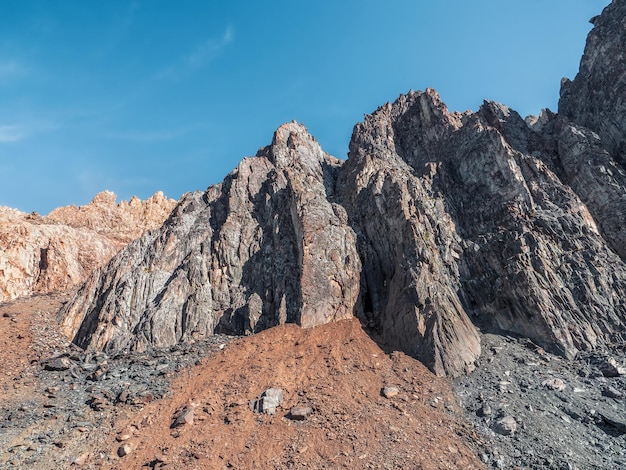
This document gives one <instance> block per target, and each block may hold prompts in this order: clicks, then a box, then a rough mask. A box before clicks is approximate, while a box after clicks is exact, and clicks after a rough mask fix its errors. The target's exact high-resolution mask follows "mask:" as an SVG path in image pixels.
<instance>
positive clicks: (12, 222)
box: [0, 191, 176, 301]
mask: <svg viewBox="0 0 626 470" xmlns="http://www.w3.org/2000/svg"><path fill="white" fill-rule="evenodd" d="M175 204H176V201H174V200H172V199H168V198H166V197H165V196H164V195H163V193H156V194H155V195H154V196H152V197H150V198H148V199H146V200H145V201H142V200H140V199H138V198H136V197H133V198H132V199H131V200H130V201H129V202H126V201H122V202H121V203H119V204H117V203H116V196H115V194H113V193H112V192H109V191H104V192H102V193H100V194H97V195H96V196H95V197H94V198H93V200H92V201H91V202H90V203H89V204H87V205H85V206H81V207H76V206H68V207H61V208H58V209H55V210H53V211H52V212H51V213H50V214H49V215H47V216H44V217H42V216H40V215H38V214H35V213H33V214H25V213H22V212H19V211H17V210H15V209H9V208H0V301H7V300H13V299H15V298H17V297H24V296H28V295H31V294H34V293H45V292H52V291H56V290H64V289H68V288H70V287H73V286H76V285H77V284H80V283H82V282H83V281H85V279H86V278H87V276H88V275H89V274H91V272H92V271H93V270H94V269H96V268H97V267H98V266H101V265H103V264H105V263H107V262H108V261H109V260H110V259H111V257H112V256H113V255H114V254H115V253H117V252H118V251H119V250H120V249H122V248H123V247H124V246H126V245H127V244H128V243H129V242H130V241H131V240H133V239H135V238H138V237H140V236H141V235H142V234H143V233H144V232H145V231H146V230H150V229H157V228H159V227H160V226H161V224H162V223H163V221H164V220H165V218H166V217H167V216H168V214H169V213H170V212H171V210H172V208H173V207H174V205H175Z"/></svg>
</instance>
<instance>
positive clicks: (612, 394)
mask: <svg viewBox="0 0 626 470" xmlns="http://www.w3.org/2000/svg"><path fill="white" fill-rule="evenodd" d="M602 395H604V396H605V397H609V398H622V397H623V396H624V394H623V393H622V392H620V391H619V390H618V389H616V388H615V387H611V386H609V387H606V388H605V389H604V390H602Z"/></svg>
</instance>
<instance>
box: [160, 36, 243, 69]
mask: <svg viewBox="0 0 626 470" xmlns="http://www.w3.org/2000/svg"><path fill="white" fill-rule="evenodd" d="M234 39H235V32H234V30H233V27H232V26H231V25H229V26H228V27H227V28H226V30H225V31H224V33H223V34H222V35H221V36H220V37H217V38H216V37H212V38H209V39H207V40H205V41H204V42H202V43H200V44H198V45H196V46H195V47H194V48H193V49H192V50H191V51H190V52H189V53H188V54H186V55H185V56H183V57H182V58H181V59H180V60H179V61H177V62H176V63H174V64H171V65H169V66H167V67H165V68H163V69H162V70H160V71H159V72H158V73H157V78H161V79H170V80H171V79H179V78H181V77H183V76H185V75H187V74H189V73H192V72H194V71H196V70H199V69H201V68H203V67H206V66H207V65H209V64H210V63H211V62H213V61H214V60H215V59H217V58H218V57H219V56H220V55H221V53H222V52H223V51H224V49H225V48H226V47H228V46H229V45H230V44H231V43H232V42H233V41H234Z"/></svg>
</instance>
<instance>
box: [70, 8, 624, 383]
mask: <svg viewBox="0 0 626 470" xmlns="http://www.w3.org/2000/svg"><path fill="white" fill-rule="evenodd" d="M593 22H594V25H595V26H594V29H593V31H592V32H591V33H590V35H589V39H588V42H587V47H586V49H585V53H584V56H583V59H582V61H581V68H580V72H579V74H578V75H577V77H576V78H575V79H574V80H573V81H567V80H565V81H564V82H563V84H562V91H561V100H560V103H559V111H558V113H553V112H551V111H549V110H544V111H543V112H542V113H541V115H540V116H539V117H529V118H526V119H523V118H522V117H521V116H520V115H519V114H518V113H516V112H515V111H514V110H512V109H510V108H508V107H506V106H504V105H502V104H498V103H495V102H492V101H485V102H484V104H483V105H482V106H481V107H480V109H478V110H477V111H476V112H470V111H467V112H464V113H458V112H450V111H449V110H448V109H447V108H446V106H445V104H444V103H443V102H442V100H441V99H440V97H439V95H438V94H437V93H436V92H435V91H434V90H431V89H427V90H426V91H423V92H413V91H411V92H409V93H408V94H406V95H402V96H400V97H399V98H398V99H397V100H396V101H395V102H394V103H388V104H385V105H384V106H382V107H380V108H379V109H377V110H376V111H375V112H374V113H372V114H371V115H368V116H366V117H365V120H364V121H363V122H362V123H359V124H357V125H356V126H355V128H354V132H353V135H352V139H351V142H350V152H349V156H348V159H347V161H345V162H344V161H339V160H337V159H335V158H333V157H331V156H329V155H327V154H325V153H324V152H323V151H322V149H321V148H320V146H319V145H318V143H317V142H316V141H315V139H314V138H313V137H312V136H310V135H309V134H308V132H307V131H306V129H305V128H304V127H303V126H302V125H299V124H297V123H290V124H285V125H283V126H281V127H280V128H279V129H278V130H277V131H276V133H275V135H274V139H273V141H272V144H271V145H269V146H268V147H265V148H263V149H261V150H260V151H259V152H258V154H257V155H256V156H255V157H252V158H246V159H244V160H243V161H242V162H241V163H240V164H239V166H238V167H237V169H235V170H234V171H233V172H232V173H231V174H230V175H228V176H227V177H226V179H225V180H224V181H223V182H222V183H221V184H219V185H216V186H212V187H210V188H209V189H208V190H207V191H206V192H195V193H189V194H187V195H186V196H185V197H184V198H183V199H182V200H181V201H180V203H179V204H178V205H177V206H176V208H175V209H174V211H173V212H172V214H171V215H170V217H169V218H168V220H167V221H166V223H165V224H164V225H163V227H162V228H161V229H160V230H158V231H154V232H149V233H147V234H145V235H144V236H143V237H142V238H140V239H139V240H137V241H135V242H133V243H131V244H130V245H129V246H128V247H127V248H126V249H124V250H123V251H122V252H120V253H119V254H118V255H117V256H115V257H114V258H113V259H112V261H111V262H110V263H109V264H108V265H107V266H106V267H103V268H101V269H99V270H97V271H96V272H95V273H94V274H93V275H92V276H91V277H90V278H89V279H88V280H87V282H86V283H85V284H84V285H83V287H82V288H81V289H80V291H79V292H78V294H77V295H76V297H75V298H74V299H73V300H72V301H71V302H70V303H69V304H68V305H67V306H66V307H65V309H64V310H63V312H62V314H61V315H62V323H63V329H64V331H65V333H66V334H67V335H68V336H69V337H71V338H73V341H74V342H75V343H76V344H78V345H79V346H81V347H84V348H92V349H103V350H106V351H114V350H129V349H130V350H142V349H146V348H148V347H150V346H159V347H166V346H171V345H174V344H176V343H178V342H186V341H189V340H192V339H198V338H204V337H206V336H208V335H212V334H214V333H216V332H221V333H235V334H245V333H247V332H249V333H254V332H257V331H260V330H262V329H266V328H268V327H271V326H274V325H278V324H282V323H298V324H300V325H302V326H314V325H318V324H322V323H327V322H331V321H335V320H338V319H342V318H348V317H350V316H357V317H358V318H359V319H360V320H361V321H362V322H363V323H364V324H365V325H366V327H367V328H368V329H369V332H370V333H371V334H372V336H373V337H375V338H376V339H377V340H378V341H379V342H380V343H381V344H384V345H385V346H387V347H389V348H390V349H400V350H403V351H405V352H407V353H409V354H411V355H413V356H415V357H417V358H419V359H420V360H422V361H423V362H424V363H425V364H426V365H427V366H428V367H429V368H430V369H431V370H432V371H433V372H435V373H436V374H438V375H445V374H448V375H459V374H463V373H465V372H468V371H471V370H472V369H474V367H475V365H476V362H477V360H478V358H479V356H480V353H481V346H480V339H479V338H480V337H479V333H478V328H482V329H493V330H495V329H498V330H504V331H509V332H511V333H515V334H517V335H521V336H523V337H526V338H529V339H530V340H532V341H533V342H534V343H536V344H538V345H540V346H542V347H543V348H545V349H546V350H549V351H551V352H554V353H557V354H559V355H561V356H564V357H568V358H572V357H574V356H576V355H577V354H578V353H579V352H581V351H590V350H593V349H596V348H604V347H606V346H611V345H613V344H615V343H617V342H623V341H624V340H625V339H626V331H625V328H626V300H625V299H626V264H625V256H626V251H625V250H626V172H625V161H626V154H625V151H626V150H625V147H624V145H625V144H624V141H625V140H626V124H625V121H624V116H625V115H626V109H625V107H626V104H625V102H626V101H625V100H624V93H625V90H624V83H625V79H624V76H625V72H624V71H625V68H626V57H624V54H623V51H624V50H626V49H625V48H624V45H625V28H624V27H623V25H624V23H625V22H626V1H624V0H616V1H613V2H612V4H611V5H610V6H609V7H607V8H606V9H605V11H604V12H603V13H602V15H600V16H599V17H597V18H594V19H593Z"/></svg>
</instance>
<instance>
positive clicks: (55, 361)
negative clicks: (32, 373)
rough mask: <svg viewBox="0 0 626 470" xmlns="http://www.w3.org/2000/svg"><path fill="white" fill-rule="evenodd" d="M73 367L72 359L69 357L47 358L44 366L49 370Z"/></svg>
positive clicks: (62, 369)
mask: <svg viewBox="0 0 626 470" xmlns="http://www.w3.org/2000/svg"><path fill="white" fill-rule="evenodd" d="M70 367H72V361H71V360H70V359H69V358H67V357H55V358H51V359H46V360H45V361H44V364H43V368H44V369H45V370H49V371H64V370H68V369H69V368H70Z"/></svg>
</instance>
